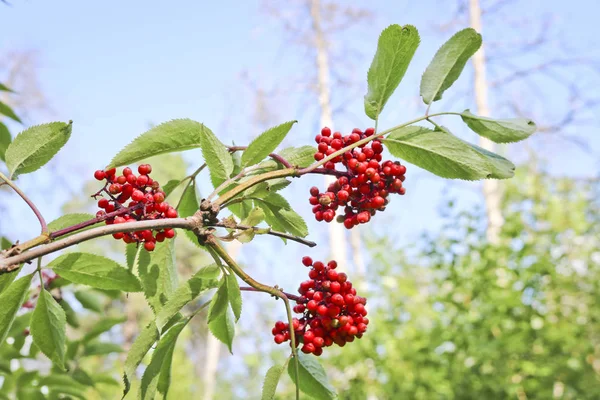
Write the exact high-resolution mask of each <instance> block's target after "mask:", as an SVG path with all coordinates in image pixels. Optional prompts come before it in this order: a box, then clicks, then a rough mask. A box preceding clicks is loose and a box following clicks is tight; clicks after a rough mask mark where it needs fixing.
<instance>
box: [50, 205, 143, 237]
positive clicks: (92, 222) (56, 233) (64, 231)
mask: <svg viewBox="0 0 600 400" xmlns="http://www.w3.org/2000/svg"><path fill="white" fill-rule="evenodd" d="M143 206H144V205H143V204H137V205H135V206H133V207H129V208H126V207H123V208H120V209H118V210H116V211H113V212H111V213H107V214H104V215H103V216H102V217H96V218H92V219H89V220H87V221H83V222H80V223H78V224H75V225H73V226H68V227H66V228H63V229H59V230H57V231H54V232H51V233H50V239H56V238H59V237H61V236H64V235H68V234H69V233H72V232H77V231H78V230H80V229H83V228H87V227H88V226H92V225H95V224H97V223H99V222H104V221H106V220H107V219H109V218H112V217H117V216H119V215H123V214H128V213H131V212H133V211H135V210H137V209H138V208H142V207H143Z"/></svg>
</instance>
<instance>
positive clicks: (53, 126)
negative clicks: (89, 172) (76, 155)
mask: <svg viewBox="0 0 600 400" xmlns="http://www.w3.org/2000/svg"><path fill="white" fill-rule="evenodd" d="M71 128H72V123H71V122H69V123H68V124H66V123H64V122H51V123H49V124H42V125H37V126H32V127H31V128H28V129H26V130H24V131H23V132H21V133H19V134H18V135H17V136H16V137H15V139H14V140H13V141H12V143H11V144H10V145H9V146H8V149H6V154H5V158H6V166H7V167H8V169H9V170H10V171H11V176H16V175H19V174H26V173H29V172H33V171H35V170H37V169H39V168H40V167H41V166H43V165H44V164H46V163H47V162H48V161H50V160H51V159H52V157H54V156H55V155H56V153H58V151H59V150H60V149H61V148H62V147H63V146H64V145H65V143H67V140H69V138H70V137H71Z"/></svg>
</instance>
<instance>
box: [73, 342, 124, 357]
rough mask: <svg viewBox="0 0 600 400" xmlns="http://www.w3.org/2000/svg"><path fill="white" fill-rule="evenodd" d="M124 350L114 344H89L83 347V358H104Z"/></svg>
mask: <svg viewBox="0 0 600 400" xmlns="http://www.w3.org/2000/svg"><path fill="white" fill-rule="evenodd" d="M123 352H124V350H123V348H122V347H121V346H119V345H118V344H116V343H106V342H90V343H86V344H85V346H84V347H83V355H84V356H104V355H107V354H112V353H123Z"/></svg>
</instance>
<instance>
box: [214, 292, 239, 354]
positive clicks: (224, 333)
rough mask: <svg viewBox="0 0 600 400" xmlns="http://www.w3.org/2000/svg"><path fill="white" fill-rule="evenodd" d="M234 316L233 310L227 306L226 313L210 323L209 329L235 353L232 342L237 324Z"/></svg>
mask: <svg viewBox="0 0 600 400" xmlns="http://www.w3.org/2000/svg"><path fill="white" fill-rule="evenodd" d="M211 306H212V303H211ZM209 312H210V311H209ZM233 318H234V316H233V314H232V312H231V310H230V309H229V307H226V309H225V312H224V313H222V314H221V315H219V316H218V317H217V318H215V319H214V320H213V321H211V322H209V323H208V329H209V330H210V332H211V333H212V334H213V335H214V337H216V338H217V339H219V340H220V341H221V342H222V343H225V344H226V345H227V348H229V352H230V353H231V354H233V351H232V344H233V337H234V336H235V325H234V322H233Z"/></svg>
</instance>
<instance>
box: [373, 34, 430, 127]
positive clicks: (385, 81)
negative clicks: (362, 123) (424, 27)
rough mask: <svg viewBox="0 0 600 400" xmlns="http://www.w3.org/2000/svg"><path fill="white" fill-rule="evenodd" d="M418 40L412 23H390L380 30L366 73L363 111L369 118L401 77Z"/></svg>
mask: <svg viewBox="0 0 600 400" xmlns="http://www.w3.org/2000/svg"><path fill="white" fill-rule="evenodd" d="M419 42H420V39H419V32H418V31H417V28H415V27H414V26H412V25H405V26H400V25H390V26H388V27H387V28H386V29H384V30H383V32H381V36H379V41H378V42H377V52H376V53H375V57H373V62H372V63H371V67H370V68H369V72H368V74H367V83H368V91H367V94H366V95H365V113H366V114H367V116H368V117H369V118H371V119H373V120H376V119H377V118H378V117H379V114H380V113H381V111H382V110H383V107H384V106H385V103H386V102H387V101H388V99H389V98H390V96H391V95H392V93H394V90H396V88H397V87H398V85H399V84H400V81H401V80H402V78H403V77H404V74H405V73H406V70H407V69H408V65H409V64H410V61H411V60H412V58H413V56H414V55H415V51H417V47H419Z"/></svg>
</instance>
